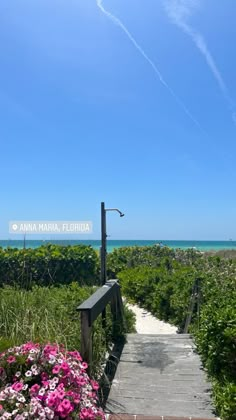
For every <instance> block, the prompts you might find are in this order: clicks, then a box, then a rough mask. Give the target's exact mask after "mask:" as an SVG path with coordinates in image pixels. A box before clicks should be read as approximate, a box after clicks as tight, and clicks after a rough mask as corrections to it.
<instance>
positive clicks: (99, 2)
mask: <svg viewBox="0 0 236 420" xmlns="http://www.w3.org/2000/svg"><path fill="white" fill-rule="evenodd" d="M96 3H97V6H98V7H99V9H100V10H101V12H102V13H103V14H104V15H105V16H107V17H108V18H109V19H110V20H111V21H112V22H113V23H114V24H115V25H117V26H119V27H120V28H121V29H122V31H123V32H124V33H125V34H126V35H127V37H128V38H129V40H130V41H131V42H132V44H133V45H134V47H135V48H136V49H137V50H138V52H139V53H140V54H141V55H142V56H143V58H144V59H145V60H146V61H147V62H148V63H149V64H150V66H151V67H152V69H153V70H154V72H155V73H156V75H157V77H158V79H159V81H160V82H161V83H162V84H163V86H165V88H166V89H167V90H168V91H169V92H170V94H171V95H172V96H173V98H174V99H175V101H176V102H177V103H178V104H179V105H180V106H181V108H182V109H183V110H184V112H185V113H186V114H187V115H188V117H189V118H190V119H191V120H192V121H193V122H194V124H196V125H197V126H198V128H200V129H201V130H202V131H204V130H203V129H202V127H201V125H200V124H199V122H198V121H197V120H196V118H195V117H194V116H193V115H192V114H191V112H190V111H189V110H188V108H187V107H186V106H185V104H184V103H183V102H182V101H181V99H179V97H178V96H177V95H176V94H175V92H174V91H173V90H172V89H171V87H170V86H169V85H168V83H167V82H166V81H165V79H164V78H163V76H162V74H161V72H160V71H159V70H158V68H157V66H156V65H155V63H154V62H153V61H152V60H151V59H150V58H149V57H148V55H147V54H146V53H145V51H144V50H143V49H142V47H141V46H140V45H139V44H138V43H137V41H136V40H135V39H134V37H133V36H132V35H131V33H130V32H129V30H128V29H127V28H126V26H125V25H124V24H123V23H122V22H121V20H120V19H118V18H117V17H116V16H114V15H113V14H112V13H111V12H109V11H108V10H106V9H105V8H104V6H103V0H96ZM204 133H205V132H204Z"/></svg>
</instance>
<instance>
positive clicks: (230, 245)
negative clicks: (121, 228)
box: [0, 239, 236, 252]
mask: <svg viewBox="0 0 236 420" xmlns="http://www.w3.org/2000/svg"><path fill="white" fill-rule="evenodd" d="M48 243H52V244H57V245H81V244H85V245H91V246H92V247H93V248H94V249H97V250H98V249H100V246H101V241H100V240H45V241H43V240H32V239H26V240H25V247H26V248H37V247H39V246H41V245H46V244H48ZM159 243H161V244H163V245H165V246H168V247H170V248H180V249H188V248H196V249H197V250H199V251H210V250H212V251H219V250H222V249H236V241H231V240H229V241H194V240H192V241H174V240H172V241H166V240H161V239H157V240H155V241H154V240H138V239H135V240H107V251H108V252H111V251H113V249H115V248H120V247H124V246H135V245H137V246H149V245H155V244H159ZM0 247H2V248H7V247H12V248H18V249H22V248H23V247H24V241H23V239H22V240H10V239H9V240H0Z"/></svg>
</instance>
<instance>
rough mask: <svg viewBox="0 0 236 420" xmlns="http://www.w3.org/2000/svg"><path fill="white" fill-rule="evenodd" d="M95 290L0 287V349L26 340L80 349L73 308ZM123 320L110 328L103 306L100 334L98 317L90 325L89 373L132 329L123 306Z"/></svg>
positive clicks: (76, 314) (73, 286)
mask: <svg viewBox="0 0 236 420" xmlns="http://www.w3.org/2000/svg"><path fill="white" fill-rule="evenodd" d="M95 290H96V289H94V287H79V286H78V284H77V283H72V284H71V285H69V286H57V287H53V286H52V287H40V286H34V287H33V288H32V289H31V290H25V289H20V288H15V287H10V286H7V287H3V288H2V289H0V351H3V350H5V349H7V348H9V347H12V346H16V345H21V344H23V343H25V342H27V341H33V342H39V343H42V344H45V343H47V342H57V343H61V344H64V345H65V347H66V348H70V349H75V350H78V349H80V331H81V330H80V313H79V312H78V311H77V310H76V308H77V307H78V306H79V305H80V304H81V303H82V302H83V301H84V300H86V299H87V298H88V297H89V296H90V295H91V294H92V293H94V291H95ZM125 315H126V317H125V318H126V322H125V324H124V325H123V323H118V324H116V325H115V329H112V315H111V311H110V309H109V306H108V307H107V328H106V332H105V333H104V329H103V327H102V320H101V316H99V317H98V319H97V320H96V321H95V323H94V324H93V365H92V366H91V368H92V373H93V375H95V376H97V375H98V374H99V371H100V366H101V363H102V361H104V358H105V354H106V352H107V350H108V349H109V348H110V345H111V343H112V342H113V341H114V339H116V340H117V339H118V338H124V337H125V335H126V332H133V330H134V323H135V320H134V316H133V314H132V312H131V311H129V310H128V309H126V308H125Z"/></svg>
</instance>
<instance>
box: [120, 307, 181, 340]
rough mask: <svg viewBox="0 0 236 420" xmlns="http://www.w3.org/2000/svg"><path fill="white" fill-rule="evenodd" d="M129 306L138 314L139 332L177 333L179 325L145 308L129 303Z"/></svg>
mask: <svg viewBox="0 0 236 420" xmlns="http://www.w3.org/2000/svg"><path fill="white" fill-rule="evenodd" d="M127 306H128V308H129V309H131V310H132V311H133V312H134V313H135V315H136V325H135V327H136V331H137V333H138V334H177V327H174V326H173V325H170V324H168V323H167V322H164V321H160V320H159V319H157V318H155V317H154V316H153V315H152V314H151V313H150V312H148V311H146V310H145V309H142V308H140V307H139V306H137V305H131V304H129V303H127Z"/></svg>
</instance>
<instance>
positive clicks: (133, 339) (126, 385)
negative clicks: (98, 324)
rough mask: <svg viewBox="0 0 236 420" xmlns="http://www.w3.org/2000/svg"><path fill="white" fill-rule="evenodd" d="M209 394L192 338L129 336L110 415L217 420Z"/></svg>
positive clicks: (111, 396)
mask: <svg viewBox="0 0 236 420" xmlns="http://www.w3.org/2000/svg"><path fill="white" fill-rule="evenodd" d="M210 392H211V386H210V384H209V383H208V382H207V380H206V376H205V373H204V371H203V370H202V367H201V362H200V358H199V356H198V355H197V354H196V353H195V352H194V344H193V342H192V340H191V338H190V336H189V335H188V334H175V335H172V334H171V335H145V334H129V335H128V338H127V343H126V344H125V346H124V349H123V352H122V355H121V359H120V363H119V365H118V368H117V371H116V375H115V378H114V380H113V383H112V387H111V391H110V394H109V397H108V400H107V404H106V412H107V413H113V414H121V415H122V414H124V413H125V414H127V415H134V418H136V416H155V417H156V418H158V419H159V418H161V419H166V418H169V417H170V418H171V417H173V418H174V417H176V418H178V419H180V418H187V419H195V418H196V419H215V416H214V413H213V407H212V405H211V399H210ZM110 417H111V416H110ZM112 417H113V416H112ZM113 418H114V417H113ZM118 418H127V417H123V416H118ZM149 418H150V417H149Z"/></svg>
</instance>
